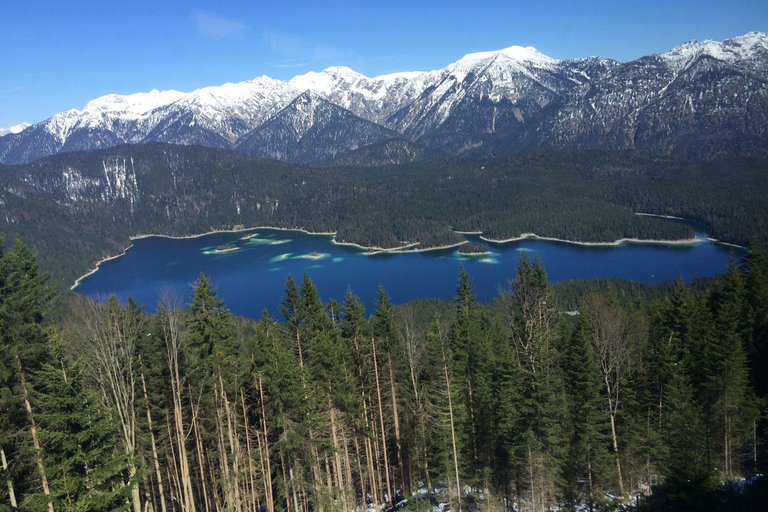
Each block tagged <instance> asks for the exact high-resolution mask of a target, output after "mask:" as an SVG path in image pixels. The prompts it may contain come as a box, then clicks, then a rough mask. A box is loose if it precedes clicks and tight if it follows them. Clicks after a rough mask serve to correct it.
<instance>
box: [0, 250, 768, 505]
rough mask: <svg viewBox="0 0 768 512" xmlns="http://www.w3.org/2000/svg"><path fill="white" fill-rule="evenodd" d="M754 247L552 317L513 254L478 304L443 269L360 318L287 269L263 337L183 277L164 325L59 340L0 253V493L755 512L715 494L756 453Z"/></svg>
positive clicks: (117, 317) (542, 276)
mask: <svg viewBox="0 0 768 512" xmlns="http://www.w3.org/2000/svg"><path fill="white" fill-rule="evenodd" d="M764 254H765V253H764V248H762V247H760V246H756V247H754V248H753V249H752V250H751V251H750V254H749V255H748V256H747V258H746V259H745V261H744V262H742V263H741V265H737V264H735V263H734V264H733V265H731V267H730V269H729V272H728V274H726V275H723V276H721V277H719V278H718V279H716V280H714V281H713V282H712V283H711V284H710V285H709V286H701V287H699V288H695V287H691V286H686V285H684V284H683V283H681V282H678V283H677V284H676V289H675V290H674V292H673V293H672V295H671V296H670V297H667V298H664V299H660V300H657V301H655V302H652V303H650V304H647V303H646V302H645V301H643V300H638V301H635V302H627V301H624V302H622V301H620V300H619V299H618V298H617V297H616V295H614V294H611V293H606V294H604V293H601V292H599V291H595V290H592V291H590V292H589V293H587V294H586V295H585V296H584V298H583V300H582V302H581V304H580V305H579V306H578V316H577V317H576V319H575V321H574V322H571V323H568V322H565V321H564V319H563V315H562V314H561V310H560V308H559V307H558V304H557V300H556V298H555V292H554V287H552V286H551V285H550V284H549V283H548V281H547V277H546V271H545V269H544V268H543V266H542V264H541V262H539V261H538V260H530V259H529V258H528V256H527V255H526V254H523V255H522V256H521V259H520V262H519V263H520V264H519V267H518V270H517V273H516V275H515V276H513V278H512V279H511V280H510V281H509V283H508V284H509V286H508V289H507V290H506V291H505V292H504V293H502V294H501V296H500V297H499V298H498V300H495V301H494V302H493V303H492V304H488V305H484V304H478V303H476V301H475V296H474V288H473V284H472V279H471V276H470V275H469V273H468V272H467V271H466V269H465V268H463V267H462V268H461V269H460V271H459V275H458V279H457V286H456V296H455V298H454V301H453V303H447V302H446V301H438V302H434V301H420V302H418V303H414V304H410V305H406V306H398V307H395V306H393V305H392V304H391V303H390V300H389V297H388V295H387V293H386V291H385V289H384V287H383V286H382V287H380V288H379V293H378V300H377V301H376V310H375V312H374V314H373V315H372V316H371V317H370V318H368V319H366V312H365V309H364V307H363V306H362V304H361V303H360V300H359V298H358V297H357V296H356V295H355V294H354V292H352V291H351V290H349V291H348V293H347V294H346V296H345V297H344V298H343V303H341V305H339V304H338V303H335V302H331V301H330V300H329V301H328V302H327V303H324V302H323V301H322V300H321V298H320V292H319V291H318V290H317V288H316V287H315V285H314V283H313V282H312V281H311V279H309V277H308V276H307V275H304V276H303V278H302V280H301V282H300V283H297V282H296V281H294V280H293V278H289V279H288V281H287V283H286V289H285V290H286V291H285V296H284V297H283V299H282V301H281V313H282V314H283V316H284V318H285V320H284V321H282V322H278V321H276V320H275V319H273V318H270V317H269V316H268V315H267V314H266V312H265V313H264V315H263V316H262V318H261V319H260V320H259V321H258V322H248V321H243V320H236V319H234V318H233V317H232V315H231V314H230V313H229V312H228V311H227V309H226V307H225V304H224V301H223V300H222V299H221V298H219V297H218V296H217V294H216V288H215V286H214V285H213V284H212V283H211V282H210V280H209V279H208V278H207V277H205V276H203V275H201V276H200V278H199V279H198V280H197V281H196V283H195V284H194V285H193V287H192V290H191V295H190V298H189V300H188V301H187V302H188V307H187V308H186V309H180V308H179V306H178V304H179V303H182V301H176V302H174V301H173V300H171V299H168V300H166V301H165V302H164V304H162V305H161V306H160V307H159V308H158V313H156V314H155V315H148V314H147V313H145V312H143V310H142V307H141V306H140V305H138V304H136V303H135V302H134V301H133V300H129V301H128V303H127V304H120V303H119V302H118V301H117V299H115V298H114V297H111V298H109V299H107V301H106V302H105V303H103V304H101V303H94V302H92V301H88V300H87V299H84V298H83V299H81V300H80V301H79V302H78V303H73V304H70V306H69V307H70V311H71V314H70V315H68V318H67V320H66V324H65V325H64V326H63V328H62V329H60V330H59V329H56V328H54V326H53V325H52V324H51V323H50V322H49V318H50V308H49V305H50V303H51V299H52V296H51V293H50V287H48V286H47V285H46V283H45V279H44V277H45V276H44V275H41V274H40V273H39V271H38V270H37V267H36V262H35V258H34V256H33V255H32V253H31V252H30V251H29V250H28V249H26V248H25V247H24V246H23V244H20V243H19V244H16V245H15V246H14V247H13V248H12V249H11V250H10V251H7V252H2V254H1V255H0V321H1V322H3V324H2V325H3V329H2V331H0V343H2V351H0V363H1V364H0V385H2V388H1V389H0V397H1V398H2V401H0V426H1V427H2V428H0V448H1V449H2V455H3V468H2V473H1V475H2V480H3V481H2V482H0V483H2V493H0V500H2V506H3V507H4V508H5V509H9V508H11V509H13V508H15V509H24V510H27V509H29V510H45V511H47V512H50V511H51V510H54V511H55V510H127V509H133V510H136V511H137V512H140V511H141V510H144V509H150V508H151V510H155V511H165V512H169V511H170V510H181V509H183V510H188V511H191V510H194V511H203V510H209V511H212V510H239V511H245V510H251V511H252V510H259V509H261V508H263V509H264V510H266V511H268V512H275V511H284V512H311V511H323V512H326V511H327V512H330V511H333V510H354V509H355V508H356V507H363V506H366V505H367V504H373V505H376V506H381V507H385V506H392V505H395V504H396V503H397V502H398V501H399V500H400V499H401V498H409V497H411V499H413V500H414V501H413V502H412V503H416V502H417V501H419V500H416V499H415V498H412V496H413V494H412V493H414V492H416V491H418V490H419V488H420V487H423V489H424V491H425V492H426V493H427V498H430V499H435V500H439V501H442V502H450V506H451V509H452V510H456V511H459V510H462V509H463V510H467V509H474V507H477V506H479V507H481V508H483V509H489V510H490V509H491V508H495V507H497V506H507V507H508V508H514V509H516V510H526V511H527V510H531V511H539V510H547V509H555V508H560V509H568V510H583V509H587V508H589V509H591V510H597V509H604V508H610V507H614V508H618V507H620V506H623V505H625V504H628V503H629V502H630V501H636V500H639V505H638V507H639V510H646V511H649V512H650V511H656V510H703V509H711V510H735V509H738V507H740V506H743V507H753V509H754V510H757V509H758V508H754V507H758V506H759V505H758V504H764V503H765V485H764V484H761V482H764V479H760V478H758V479H757V480H755V482H754V483H753V484H751V485H748V486H747V485H745V486H744V488H743V491H737V490H736V489H737V488H736V487H734V485H733V484H731V482H737V481H739V479H741V478H742V477H748V476H750V475H752V474H754V473H755V472H757V471H759V470H760V467H761V466H762V465H763V464H764V462H763V461H764V459H765V458H766V456H768V454H767V453H766V450H765V430H764V426H763V425H762V424H761V421H762V420H761V418H763V417H764V414H763V413H764V404H765V400H766V394H765V389H764V388H763V387H761V386H760V385H758V384H759V382H760V381H758V380H754V381H753V380H752V379H754V378H755V377H758V376H759V373H760V372H759V370H756V369H755V365H756V364H760V362H761V361H764V360H765V357H766V355H765V353H764V351H765V343H764V340H763V339H762V338H761V336H762V335H763V331H764V325H762V324H761V322H762V321H763V318H764V316H763V309H762V305H763V304H765V303H766V297H765V294H766V287H765V286H763V284H764V283H763V276H764V275H765V273H766V269H765V256H764ZM441 315H443V316H441ZM428 316H430V318H429V319H428V320H427V319H426V318H427V317H428ZM107 349H108V350H107ZM108 365H111V366H112V367H113V368H112V369H111V370H110V369H108V368H107V366H108ZM121 390H122V391H121ZM480 490H482V493H480V492H479V491H480ZM761 493H762V495H761ZM611 496H615V497H616V498H615V499H614V498H611ZM761 496H762V501H761ZM478 499H479V500H480V501H479V503H480V504H479V505H477V503H478V501H477V500H478ZM419 503H421V502H420V501H419ZM409 506H410V504H409ZM419 506H420V505H419ZM414 508H415V506H414Z"/></svg>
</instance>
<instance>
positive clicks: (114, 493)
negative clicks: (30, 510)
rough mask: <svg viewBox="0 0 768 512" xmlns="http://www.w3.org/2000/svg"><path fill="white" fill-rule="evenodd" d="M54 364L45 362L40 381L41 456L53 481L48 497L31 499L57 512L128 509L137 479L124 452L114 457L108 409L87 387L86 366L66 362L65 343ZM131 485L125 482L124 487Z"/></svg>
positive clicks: (114, 431)
mask: <svg viewBox="0 0 768 512" xmlns="http://www.w3.org/2000/svg"><path fill="white" fill-rule="evenodd" d="M53 356H54V357H53V360H54V361H55V362H54V364H45V365H44V366H43V368H42V369H41V371H40V375H39V377H40V380H41V381H42V382H45V386H44V388H43V392H42V393H41V394H40V397H39V400H40V408H41V410H42V413H41V414H39V415H38V419H39V425H40V437H41V439H42V441H43V443H44V446H45V448H44V450H43V460H44V463H45V467H46V473H47V475H48V478H49V482H50V497H48V496H44V495H38V496H33V497H31V501H32V503H37V504H39V505H43V504H44V503H46V502H47V501H48V500H49V499H50V501H51V503H52V504H53V508H54V509H55V510H57V511H58V510H61V511H71V512H90V511H93V512H97V511H98V512H101V511H119V510H128V509H129V507H130V493H131V489H132V487H133V486H136V485H138V483H137V481H136V480H134V481H128V460H127V456H126V455H120V456H118V455H116V452H115V450H114V446H115V444H116V443H118V442H119V441H118V439H119V436H118V431H117V423H115V422H114V419H113V418H111V417H110V415H109V414H108V411H104V410H103V409H102V408H101V406H100V404H99V401H98V398H97V397H96V396H94V395H93V394H92V393H91V392H90V391H89V390H88V388H87V386H86V375H85V368H86V366H85V364H84V362H83V361H82V360H77V361H76V362H75V363H74V364H72V365H68V364H67V363H66V362H65V360H64V357H63V354H62V347H61V346H60V345H57V346H55V348H54V351H53ZM126 484H127V485H126Z"/></svg>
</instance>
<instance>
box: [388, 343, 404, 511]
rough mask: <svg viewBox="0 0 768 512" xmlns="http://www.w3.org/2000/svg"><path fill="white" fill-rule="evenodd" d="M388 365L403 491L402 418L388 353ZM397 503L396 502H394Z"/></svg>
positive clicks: (398, 464)
mask: <svg viewBox="0 0 768 512" xmlns="http://www.w3.org/2000/svg"><path fill="white" fill-rule="evenodd" d="M387 365H388V366H389V386H390V393H392V419H393V420H394V423H395V445H396V446H397V467H398V469H399V471H400V485H401V486H403V489H402V490H403V491H404V492H407V490H406V489H405V470H404V468H403V455H402V446H401V443H400V420H399V419H398V415H397V395H396V394H395V375H394V372H393V370H392V355H391V354H389V353H387ZM395 488H397V482H395ZM392 504H393V505H395V503H392Z"/></svg>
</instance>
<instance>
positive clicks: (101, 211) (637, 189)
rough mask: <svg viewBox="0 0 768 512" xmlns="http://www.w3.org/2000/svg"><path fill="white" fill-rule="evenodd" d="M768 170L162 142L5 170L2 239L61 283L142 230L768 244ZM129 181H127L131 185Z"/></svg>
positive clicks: (438, 240) (426, 239)
mask: <svg viewBox="0 0 768 512" xmlns="http://www.w3.org/2000/svg"><path fill="white" fill-rule="evenodd" d="M766 178H768V160H765V159H758V158H734V159H723V160H714V161H711V162H706V163H702V162H687V161H683V160H672V159H658V158H652V157H649V156H647V155H641V154H637V153H632V152H618V151H614V152H609V151H603V152H600V151H593V152H578V153H563V154H530V155H516V156H513V157H506V158H489V159H484V160H455V159H454V160H442V161H433V162H416V163H411V164H403V165H390V166H382V167H376V168H370V167H362V166H349V167H328V168H321V167H305V166H296V165H289V164H283V163H280V162H275V161H269V160H260V159H256V158H251V157H247V156H245V155H242V154H240V153H236V152H233V151H225V150H216V149H211V148H203V147H195V146H175V145H170V144H147V145H136V146H121V147H117V148H109V149H102V150H94V151H87V152H72V153H63V154H60V155H55V156H52V157H47V158H42V159H40V160H38V161H36V162H33V163H30V164H27V165H19V166H0V235H4V236H5V238H6V240H13V239H14V238H15V237H16V236H21V237H23V239H24V240H25V242H26V243H27V244H29V246H30V247H31V248H32V249H33V250H34V251H35V253H36V254H38V257H39V258H40V264H41V265H42V267H43V268H44V269H45V270H48V271H50V272H51V273H52V279H53V280H54V281H55V282H56V283H57V284H58V285H59V286H60V287H61V289H66V288H69V286H71V285H72V284H73V282H74V281H75V279H77V277H79V276H81V275H83V274H85V273H86V272H88V271H89V270H90V269H92V268H93V266H94V265H95V264H96V262H97V261H100V260H101V259H103V258H105V257H110V256H115V255H118V254H120V253H122V252H123V251H124V250H125V249H126V248H127V247H129V246H130V243H131V241H130V237H132V236H136V235H140V234H148V233H149V234H163V235H171V236H186V235H194V234H201V233H207V232H210V231H212V230H216V229H233V228H235V227H239V228H250V227H264V226H270V227H280V228H289V229H304V230H307V231H311V232H334V233H336V239H337V240H338V241H340V242H353V243H357V244H359V245H362V246H366V247H385V248H400V247H403V246H406V245H409V244H418V246H419V248H428V247H438V246H443V245H451V244H456V243H460V242H463V241H465V238H464V236H463V235H461V234H460V232H482V234H483V236H484V237H485V238H487V239H492V240H505V239H509V238H514V237H518V236H520V235H522V234H524V233H536V234H537V235H539V236H545V237H552V238H558V239H564V240H571V241H581V242H614V241H616V240H619V239H622V238H639V239H657V240H678V239H687V238H692V237H693V234H694V233H693V229H692V228H691V227H690V226H689V225H686V224H680V223H674V222H670V221H668V220H666V219H659V218H656V217H653V216H645V215H637V213H649V214H656V215H669V216H676V217H682V218H685V219H690V220H694V221H698V222H700V223H702V224H703V226H702V229H701V230H703V231H706V233H707V234H708V235H709V236H711V237H713V238H715V239H718V240H720V241H722V242H727V243H734V244H738V245H741V246H747V245H748V244H749V243H750V241H751V239H752V237H754V236H760V237H762V238H763V239H768V218H766V216H765V212H766V211H768V179H766ZM118 184H120V186H118Z"/></svg>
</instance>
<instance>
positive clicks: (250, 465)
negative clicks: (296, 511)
mask: <svg viewBox="0 0 768 512" xmlns="http://www.w3.org/2000/svg"><path fill="white" fill-rule="evenodd" d="M240 405H241V406H242V407H243V428H244V429H245V451H246V457H247V459H248V481H249V482H250V489H251V491H250V493H251V510H253V511H254V512H255V511H257V510H259V508H261V507H259V508H257V507H256V486H255V485H254V483H253V457H251V436H250V435H249V433H248V416H247V414H246V410H245V396H243V389H242V388H240ZM246 494H247V493H246Z"/></svg>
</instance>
